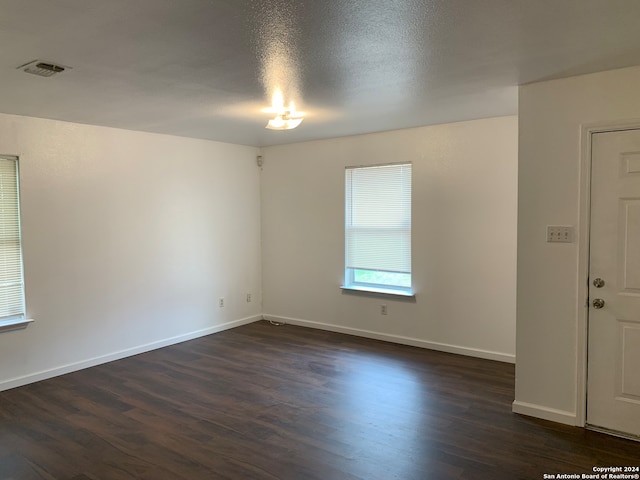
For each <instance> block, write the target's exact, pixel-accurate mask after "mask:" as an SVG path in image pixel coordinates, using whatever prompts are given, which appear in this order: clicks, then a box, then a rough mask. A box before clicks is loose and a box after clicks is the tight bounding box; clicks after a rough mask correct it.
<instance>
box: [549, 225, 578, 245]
mask: <svg viewBox="0 0 640 480" xmlns="http://www.w3.org/2000/svg"><path fill="white" fill-rule="evenodd" d="M547 242H548V243H571V242H573V227H571V226H567V225H547Z"/></svg>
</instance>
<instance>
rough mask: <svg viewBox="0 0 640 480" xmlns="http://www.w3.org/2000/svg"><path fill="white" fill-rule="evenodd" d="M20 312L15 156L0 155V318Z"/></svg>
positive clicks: (17, 315)
mask: <svg viewBox="0 0 640 480" xmlns="http://www.w3.org/2000/svg"><path fill="white" fill-rule="evenodd" d="M24 314H25V309H24V282H23V275H22V249H21V244H20V195H19V190H18V159H17V158H16V157H8V156H0V322H1V321H3V320H10V319H18V318H22V317H24Z"/></svg>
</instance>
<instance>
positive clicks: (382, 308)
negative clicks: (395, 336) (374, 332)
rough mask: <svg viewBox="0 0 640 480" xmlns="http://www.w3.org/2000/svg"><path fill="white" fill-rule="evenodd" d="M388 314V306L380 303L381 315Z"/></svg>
mask: <svg viewBox="0 0 640 480" xmlns="http://www.w3.org/2000/svg"><path fill="white" fill-rule="evenodd" d="M386 314H387V306H386V305H384V304H382V305H380V315H386Z"/></svg>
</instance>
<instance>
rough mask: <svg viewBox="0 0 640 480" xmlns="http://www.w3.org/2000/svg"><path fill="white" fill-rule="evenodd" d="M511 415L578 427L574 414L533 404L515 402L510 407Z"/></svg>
mask: <svg viewBox="0 0 640 480" xmlns="http://www.w3.org/2000/svg"><path fill="white" fill-rule="evenodd" d="M511 411H512V412H513V413H519V414H521V415H527V416H529V417H536V418H541V419H543V420H550V421H552V422H557V423H564V424H565V425H571V426H576V425H578V422H577V417H576V414H575V413H573V412H567V411H565V410H556V409H555V408H549V407H544V406H542V405H535V404H533V403H527V402H519V401H518V400H515V401H514V402H513V404H512V405H511Z"/></svg>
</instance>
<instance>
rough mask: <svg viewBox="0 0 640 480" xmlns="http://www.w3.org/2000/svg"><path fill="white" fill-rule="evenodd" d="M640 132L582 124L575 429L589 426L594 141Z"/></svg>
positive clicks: (618, 125) (625, 124)
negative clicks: (604, 136)
mask: <svg viewBox="0 0 640 480" xmlns="http://www.w3.org/2000/svg"><path fill="white" fill-rule="evenodd" d="M624 130H640V119H635V120H634V119H632V120H621V121H618V122H600V123H590V124H583V125H581V128H580V184H579V187H578V188H579V213H578V232H577V233H578V245H577V248H578V272H577V273H578V278H577V280H578V290H577V293H578V294H577V304H576V312H577V315H576V317H577V318H576V326H577V331H576V425H577V426H580V427H585V426H586V425H587V358H588V353H589V352H588V350H589V349H588V345H589V335H588V333H589V304H588V299H589V259H590V234H591V162H592V158H591V155H592V151H591V145H592V138H593V135H594V134H596V133H606V132H616V131H624Z"/></svg>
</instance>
